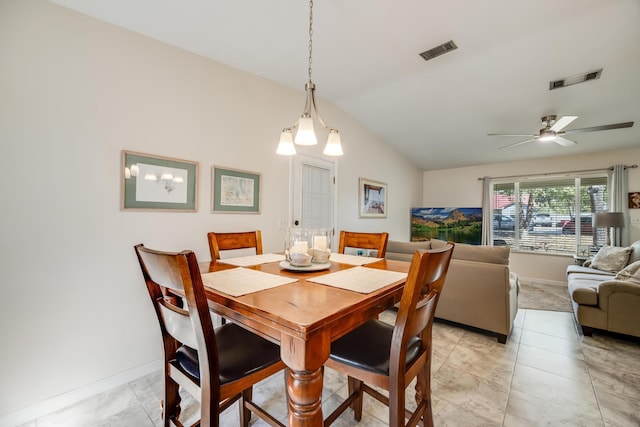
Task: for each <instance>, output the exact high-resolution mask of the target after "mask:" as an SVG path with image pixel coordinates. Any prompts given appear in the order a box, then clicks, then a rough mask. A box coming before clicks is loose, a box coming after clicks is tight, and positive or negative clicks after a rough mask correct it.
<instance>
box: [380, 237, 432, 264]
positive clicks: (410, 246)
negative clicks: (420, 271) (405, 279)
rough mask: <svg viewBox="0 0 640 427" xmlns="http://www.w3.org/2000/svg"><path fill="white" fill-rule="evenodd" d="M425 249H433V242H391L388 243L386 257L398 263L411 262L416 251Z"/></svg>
mask: <svg viewBox="0 0 640 427" xmlns="http://www.w3.org/2000/svg"><path fill="white" fill-rule="evenodd" d="M425 249H431V242H429V241H424V242H397V241H394V240H389V241H388V242H387V252H386V254H385V256H384V257H385V258H386V259H391V260H396V261H407V262H411V259H412V258H413V254H414V252H415V251H418V250H420V251H421V250H425Z"/></svg>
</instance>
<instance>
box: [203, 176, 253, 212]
mask: <svg viewBox="0 0 640 427" xmlns="http://www.w3.org/2000/svg"><path fill="white" fill-rule="evenodd" d="M211 181H212V182H211V188H212V191H213V194H212V197H211V201H212V203H211V212H213V213H253V214H257V213H260V174H259V173H256V172H249V171H242V170H237V169H229V168H223V167H220V166H213V167H212V168H211Z"/></svg>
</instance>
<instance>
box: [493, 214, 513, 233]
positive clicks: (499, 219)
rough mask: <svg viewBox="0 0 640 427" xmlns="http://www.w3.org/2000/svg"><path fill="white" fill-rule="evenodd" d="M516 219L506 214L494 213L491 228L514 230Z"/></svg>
mask: <svg viewBox="0 0 640 427" xmlns="http://www.w3.org/2000/svg"><path fill="white" fill-rule="evenodd" d="M515 228H516V221H515V219H514V218H513V217H510V216H506V215H494V216H493V229H494V230H515Z"/></svg>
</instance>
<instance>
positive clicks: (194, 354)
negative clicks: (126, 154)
mask: <svg viewBox="0 0 640 427" xmlns="http://www.w3.org/2000/svg"><path fill="white" fill-rule="evenodd" d="M135 251H136V254H137V256H138V261H139V263H140V268H141V269H142V275H143V277H144V280H145V283H146V285H147V290H148V292H149V296H150V297H151V302H152V303H153V307H154V310H155V313H156V316H157V318H158V321H159V324H160V331H161V332H162V342H163V347H164V368H163V371H164V398H163V402H162V406H163V414H162V417H163V425H164V426H165V427H167V426H171V425H175V426H182V425H183V424H182V422H181V421H180V420H179V416H180V411H181V408H180V400H181V399H180V395H179V393H178V392H179V388H180V387H183V388H184V390H186V391H187V392H188V393H189V394H191V395H192V396H193V397H194V398H195V399H196V400H198V401H199V402H200V421H199V422H197V423H196V424H194V425H201V426H218V425H219V415H220V413H221V412H222V411H224V410H225V409H226V408H228V407H229V406H230V405H231V404H233V403H234V402H236V401H238V400H239V402H240V405H239V409H240V425H242V426H248V424H249V420H250V418H251V412H253V413H255V414H256V415H258V416H259V417H260V418H262V419H263V420H264V421H265V422H267V423H268V424H269V425H271V426H282V425H283V424H282V423H280V422H279V421H277V420H276V419H275V418H274V417H272V416H271V415H270V414H268V413H267V412H266V411H264V410H263V409H262V408H260V407H259V406H258V405H257V404H255V403H254V402H253V401H252V391H253V385H254V384H256V383H257V382H259V381H261V380H263V379H265V378H268V377H269V376H271V375H273V374H274V373H276V372H278V371H280V370H282V369H284V368H285V365H284V363H283V362H282V361H281V359H280V347H278V346H277V345H276V344H273V343H271V342H269V341H267V340H265V339H264V338H262V337H259V336H258V335H256V334H253V333H251V332H249V331H247V330H245V329H243V328H241V327H240V326H238V325H236V324H233V323H228V324H225V325H223V326H221V327H218V328H214V327H213V321H212V318H211V316H212V312H211V311H210V309H209V306H208V304H207V297H206V294H205V290H204V286H203V284H202V277H201V275H200V270H199V267H198V261H197V259H196V256H195V254H194V253H193V252H192V251H182V252H179V253H174V252H160V251H156V250H152V249H148V248H145V247H144V246H143V245H141V244H140V245H137V246H135ZM184 301H186V305H187V307H184V305H185V303H184Z"/></svg>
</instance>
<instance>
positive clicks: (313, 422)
mask: <svg viewBox="0 0 640 427" xmlns="http://www.w3.org/2000/svg"><path fill="white" fill-rule="evenodd" d="M329 349H330V341H329V339H327V338H326V337H324V336H320V335H319V336H316V337H312V338H309V339H308V340H303V339H298V338H294V337H283V339H282V341H281V345H280V352H281V357H282V360H283V361H284V363H285V364H286V365H287V367H288V368H289V378H288V379H287V390H288V393H289V426H290V427H312V426H313V427H316V426H317V427H320V426H322V425H323V422H324V420H323V417H322V383H323V381H322V377H323V368H322V367H323V364H324V362H325V361H326V360H327V358H328V357H329Z"/></svg>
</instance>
